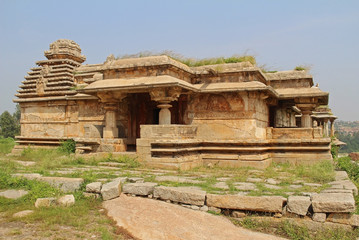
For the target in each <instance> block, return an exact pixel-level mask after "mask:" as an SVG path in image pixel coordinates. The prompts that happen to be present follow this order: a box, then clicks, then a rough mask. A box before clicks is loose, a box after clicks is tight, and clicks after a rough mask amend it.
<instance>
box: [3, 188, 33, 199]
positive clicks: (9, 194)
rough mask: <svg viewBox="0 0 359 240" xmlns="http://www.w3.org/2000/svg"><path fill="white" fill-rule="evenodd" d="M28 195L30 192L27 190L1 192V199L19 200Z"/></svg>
mask: <svg viewBox="0 0 359 240" xmlns="http://www.w3.org/2000/svg"><path fill="white" fill-rule="evenodd" d="M26 194H28V191H25V190H15V189H10V190H6V191H3V192H0V197H4V198H8V199H18V198H21V197H23V196H25V195H26Z"/></svg>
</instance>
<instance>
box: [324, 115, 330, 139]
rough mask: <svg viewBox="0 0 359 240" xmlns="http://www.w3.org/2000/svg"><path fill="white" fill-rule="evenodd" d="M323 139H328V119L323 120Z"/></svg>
mask: <svg viewBox="0 0 359 240" xmlns="http://www.w3.org/2000/svg"><path fill="white" fill-rule="evenodd" d="M323 134H324V136H325V137H329V126H328V118H324V132H323Z"/></svg>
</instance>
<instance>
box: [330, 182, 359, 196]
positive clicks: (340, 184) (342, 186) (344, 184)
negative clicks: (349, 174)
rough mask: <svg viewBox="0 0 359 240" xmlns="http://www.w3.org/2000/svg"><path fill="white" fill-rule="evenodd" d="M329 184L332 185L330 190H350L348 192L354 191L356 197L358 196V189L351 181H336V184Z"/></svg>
mask: <svg viewBox="0 0 359 240" xmlns="http://www.w3.org/2000/svg"><path fill="white" fill-rule="evenodd" d="M329 184H330V185H331V187H330V188H335V189H348V190H352V191H353V193H354V195H358V188H357V187H356V186H355V184H354V183H353V182H352V181H350V180H341V181H334V182H330V183H329Z"/></svg>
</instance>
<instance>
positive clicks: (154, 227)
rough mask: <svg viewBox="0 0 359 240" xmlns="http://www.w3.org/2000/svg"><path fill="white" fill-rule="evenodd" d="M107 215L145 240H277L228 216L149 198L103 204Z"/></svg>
mask: <svg viewBox="0 0 359 240" xmlns="http://www.w3.org/2000/svg"><path fill="white" fill-rule="evenodd" d="M103 206H104V208H105V209H106V210H107V211H108V216H109V217H111V218H113V219H114V220H115V221H116V223H117V226H119V227H120V228H124V229H125V230H127V231H128V232H129V233H130V234H131V235H132V236H134V237H136V238H138V239H146V240H151V239H153V240H161V239H163V240H179V239H183V240H197V239H198V240H209V239H215V240H221V239H226V240H231V239H233V240H239V239H251V240H279V239H283V238H280V237H276V236H271V235H268V234H263V233H257V232H252V231H249V230H246V229H244V228H240V227H236V226H234V225H233V224H232V223H231V222H230V221H229V220H228V219H226V218H224V217H221V216H215V215H211V214H209V213H204V212H201V211H194V210H191V209H187V208H184V207H181V206H177V205H174V204H169V203H165V202H162V201H156V200H152V199H146V198H139V197H128V196H126V195H124V194H122V195H121V196H120V197H119V198H116V199H113V200H110V201H106V202H104V203H103Z"/></svg>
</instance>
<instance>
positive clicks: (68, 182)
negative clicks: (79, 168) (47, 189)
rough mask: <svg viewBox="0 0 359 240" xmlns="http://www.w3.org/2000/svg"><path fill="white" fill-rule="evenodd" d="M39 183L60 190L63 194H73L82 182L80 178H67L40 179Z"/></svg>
mask: <svg viewBox="0 0 359 240" xmlns="http://www.w3.org/2000/svg"><path fill="white" fill-rule="evenodd" d="M39 180H40V181H44V182H47V183H48V184H50V185H51V186H53V187H57V188H60V189H61V190H62V191H64V192H74V191H76V190H78V189H80V187H81V184H82V183H83V182H84V180H83V179H82V178H67V177H40V178H39Z"/></svg>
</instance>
